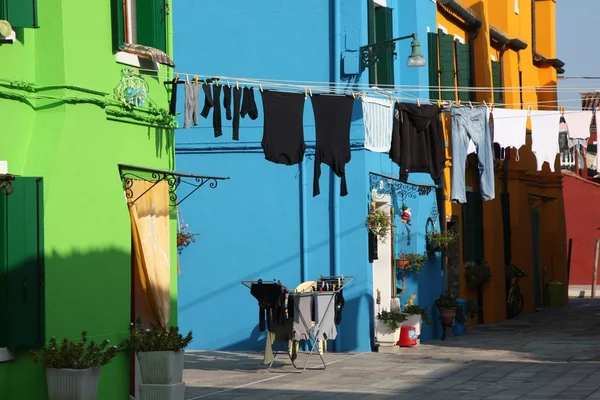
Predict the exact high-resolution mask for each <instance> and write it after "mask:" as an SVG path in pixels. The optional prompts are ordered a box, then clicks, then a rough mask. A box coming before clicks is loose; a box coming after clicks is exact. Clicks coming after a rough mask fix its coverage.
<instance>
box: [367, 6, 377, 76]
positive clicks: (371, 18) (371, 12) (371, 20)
mask: <svg viewBox="0 0 600 400" xmlns="http://www.w3.org/2000/svg"><path fill="white" fill-rule="evenodd" d="M367 21H368V22H367V23H368V30H369V42H368V44H373V43H375V3H374V2H373V0H367ZM369 83H370V84H371V85H375V84H377V73H376V72H375V68H374V67H371V68H369Z"/></svg>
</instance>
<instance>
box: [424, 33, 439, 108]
mask: <svg viewBox="0 0 600 400" xmlns="http://www.w3.org/2000/svg"><path fill="white" fill-rule="evenodd" d="M427 50H428V52H429V61H428V62H429V66H428V68H429V86H431V90H430V92H429V98H430V99H432V100H439V99H440V92H439V85H440V64H439V60H438V57H439V53H438V35H437V33H435V32H429V33H428V34H427Z"/></svg>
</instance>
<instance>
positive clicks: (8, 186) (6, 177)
mask: <svg viewBox="0 0 600 400" xmlns="http://www.w3.org/2000/svg"><path fill="white" fill-rule="evenodd" d="M14 180H15V176H14V175H11V174H0V193H2V194H3V195H6V196H8V195H10V194H12V192H13V190H14V188H13V182H14Z"/></svg>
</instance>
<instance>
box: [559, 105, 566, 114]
mask: <svg viewBox="0 0 600 400" xmlns="http://www.w3.org/2000/svg"><path fill="white" fill-rule="evenodd" d="M560 115H565V106H560Z"/></svg>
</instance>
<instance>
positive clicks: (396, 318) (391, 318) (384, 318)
mask: <svg viewBox="0 0 600 400" xmlns="http://www.w3.org/2000/svg"><path fill="white" fill-rule="evenodd" d="M377 319H378V320H379V321H381V322H383V323H384V324H385V325H386V326H387V329H388V332H389V333H392V332H396V331H397V330H398V329H400V325H402V322H404V321H406V315H405V314H403V313H401V312H398V311H385V310H383V311H381V312H379V313H378V314H377Z"/></svg>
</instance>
